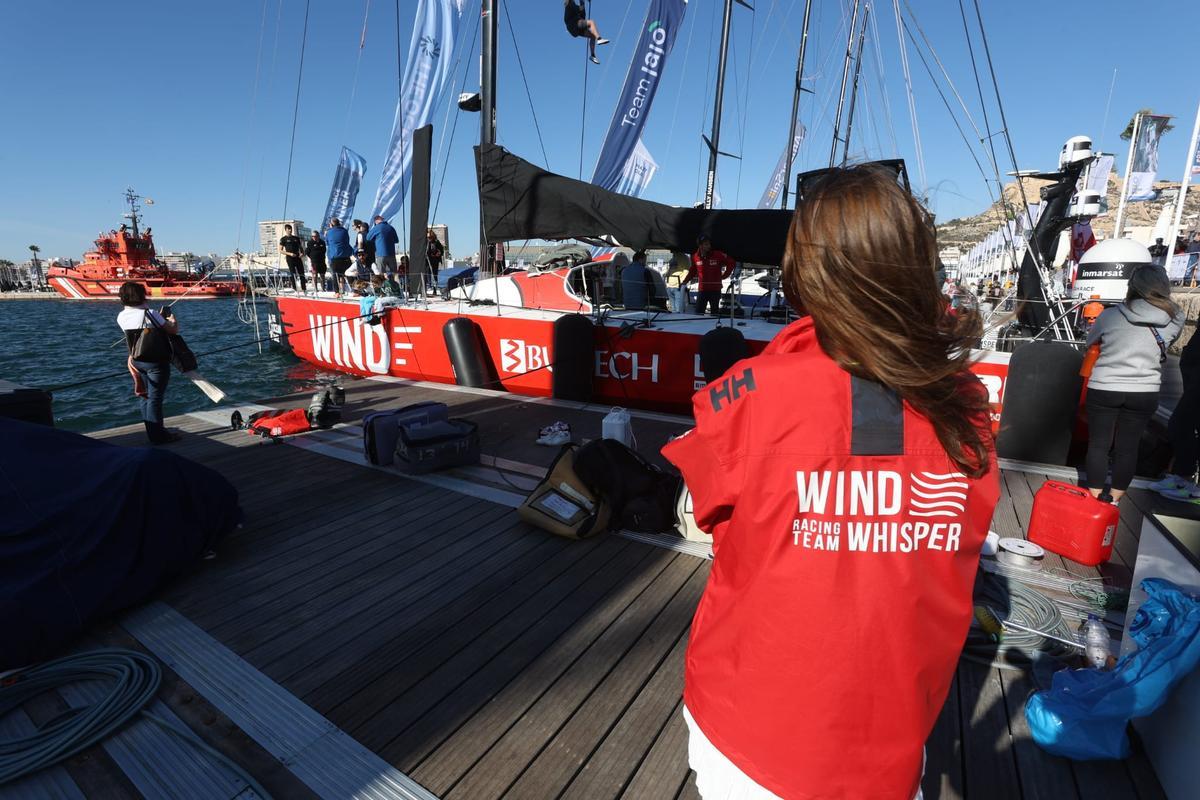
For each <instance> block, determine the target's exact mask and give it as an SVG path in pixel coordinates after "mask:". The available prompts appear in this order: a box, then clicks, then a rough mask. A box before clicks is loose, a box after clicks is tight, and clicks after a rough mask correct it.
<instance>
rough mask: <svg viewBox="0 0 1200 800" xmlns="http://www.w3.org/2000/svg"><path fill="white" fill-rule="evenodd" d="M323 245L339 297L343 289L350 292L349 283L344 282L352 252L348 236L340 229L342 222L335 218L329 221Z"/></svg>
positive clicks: (346, 232) (343, 229)
mask: <svg viewBox="0 0 1200 800" xmlns="http://www.w3.org/2000/svg"><path fill="white" fill-rule="evenodd" d="M325 244H326V246H327V248H328V255H329V269H330V271H332V272H333V282H334V283H335V284H337V285H336V286H335V287H334V289H335V291H337V293H338V294H339V295H340V294H341V293H342V290H343V288H344V289H345V291H347V292H349V291H350V283H349V281H347V280H346V270H348V269H350V261H351V258H352V257H353V255H354V250H352V249H351V248H350V234H349V232H348V231H347V230H346V229H345V228H343V227H342V221H341V220H340V219H338V218H337V217H334V218H333V219H331V220H329V230H327V231H325Z"/></svg>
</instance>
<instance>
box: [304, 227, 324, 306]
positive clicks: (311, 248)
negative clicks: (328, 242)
mask: <svg viewBox="0 0 1200 800" xmlns="http://www.w3.org/2000/svg"><path fill="white" fill-rule="evenodd" d="M326 249H327V248H326V247H325V242H323V241H322V240H321V232H320V231H313V232H312V237H311V238H310V239H309V240H308V241H307V242H305V244H304V255H306V256H308V266H309V269H311V270H312V276H313V285H314V286H316V287H317V291H322V290H324V289H325V269H326V267H325V251H326Z"/></svg>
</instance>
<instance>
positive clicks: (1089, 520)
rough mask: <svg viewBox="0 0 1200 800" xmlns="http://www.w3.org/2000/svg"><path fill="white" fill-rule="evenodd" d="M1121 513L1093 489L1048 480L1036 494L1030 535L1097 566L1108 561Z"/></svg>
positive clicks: (1055, 550)
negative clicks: (1090, 490)
mask: <svg viewBox="0 0 1200 800" xmlns="http://www.w3.org/2000/svg"><path fill="white" fill-rule="evenodd" d="M1120 518H1121V514H1120V512H1119V511H1118V510H1117V507H1116V506H1115V505H1113V504H1111V503H1105V502H1104V501H1102V500H1097V499H1096V498H1094V497H1092V494H1091V492H1089V491H1088V490H1087V489H1082V488H1080V487H1078V486H1074V485H1072V484H1069V483H1062V482H1061V481H1046V483H1045V484H1044V485H1043V486H1042V488H1041V489H1038V492H1037V494H1036V495H1034V497H1033V513H1032V514H1031V515H1030V517H1029V535H1028V536H1027V537H1026V538H1028V539H1029V541H1031V542H1033V543H1034V544H1038V545H1041V546H1042V547H1044V548H1046V549H1047V550H1049V551H1050V552H1051V553H1058V554H1059V555H1060V556H1063V557H1064V558H1069V559H1071V560H1072V561H1077V562H1079V563H1080V564H1086V565H1087V566H1089V567H1094V566H1096V565H1097V564H1102V563H1104V562H1105V561H1108V558H1109V556H1111V555H1112V549H1113V541H1114V540H1115V539H1116V538H1117V524H1118V522H1119V521H1120Z"/></svg>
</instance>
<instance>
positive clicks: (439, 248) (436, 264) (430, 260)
mask: <svg viewBox="0 0 1200 800" xmlns="http://www.w3.org/2000/svg"><path fill="white" fill-rule="evenodd" d="M445 256H446V248H445V247H444V246H443V245H442V240H441V239H439V238H438V237H437V234H436V233H434V232H433V228H430V229H429V230H428V231H426V232H425V262H426V263H427V264H429V272H430V273H431V274H432V276H433V277H432V279H433V285H432V286H430V287H428V288H430V289H431V290H433V291H435V292H436V291H437V287H438V270H439V269H440V268H441V266H442V259H443V258H445Z"/></svg>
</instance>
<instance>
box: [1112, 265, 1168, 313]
mask: <svg viewBox="0 0 1200 800" xmlns="http://www.w3.org/2000/svg"><path fill="white" fill-rule="evenodd" d="M1134 300H1145V301H1146V302H1147V303H1149V304H1150V305H1152V306H1154V307H1155V308H1157V309H1159V310H1160V311H1165V312H1167V316H1169V317H1170V318H1171V319H1174V318H1175V317H1176V316H1177V315H1178V314H1179V306H1178V305H1176V304H1175V301H1173V300H1172V299H1171V279H1170V278H1168V277H1167V271H1166V270H1164V269H1163V268H1162V267H1160V266H1158V265H1157V264H1143V265H1142V266H1140V267H1134V270H1133V273H1132V274H1131V275H1130V276H1129V287H1128V289H1127V290H1126V292H1125V305H1129V304H1130V303H1132V302H1133V301H1134Z"/></svg>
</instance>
